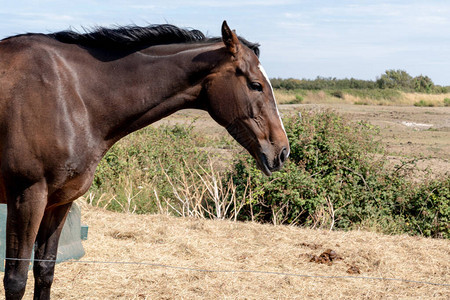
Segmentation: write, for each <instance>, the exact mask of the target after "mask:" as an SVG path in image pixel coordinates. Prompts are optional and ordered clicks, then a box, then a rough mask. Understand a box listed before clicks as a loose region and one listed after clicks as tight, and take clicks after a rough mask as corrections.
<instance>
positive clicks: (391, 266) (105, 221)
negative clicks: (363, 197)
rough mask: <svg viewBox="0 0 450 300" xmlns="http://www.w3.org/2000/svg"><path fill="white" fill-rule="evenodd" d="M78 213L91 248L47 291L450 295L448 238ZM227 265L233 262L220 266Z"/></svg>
mask: <svg viewBox="0 0 450 300" xmlns="http://www.w3.org/2000/svg"><path fill="white" fill-rule="evenodd" d="M82 219H83V222H85V223H86V224H89V238H88V240H87V241H84V242H83V245H84V247H85V250H86V253H87V254H86V256H85V257H83V258H82V260H81V262H64V263H61V264H59V265H57V268H56V275H55V280H54V285H53V290H52V297H53V299H305V298H309V299H384V298H392V299H418V298H421V299H430V298H434V299H448V298H449V297H450V241H448V240H438V239H426V238H420V237H409V236H404V235H402V236H386V235H380V234H376V233H368V232H361V231H352V232H335V231H333V232H329V231H327V230H311V229H301V228H298V227H297V228H296V227H288V226H273V225H260V224H254V223H235V222H231V221H221V220H202V219H188V218H175V217H168V216H163V215H158V216H155V215H131V214H119V213H112V212H108V211H104V210H101V209H98V208H92V207H89V206H87V205H83V207H82ZM326 250H333V252H330V251H329V253H331V254H332V255H330V256H329V257H328V258H330V257H331V258H332V260H331V262H330V261H328V260H327V259H326V257H325V260H323V259H321V258H319V256H320V254H322V253H323V252H325V251H326ZM83 261H85V262H88V261H98V262H99V263H83ZM316 261H317V262H316ZM102 262H104V263H102ZM105 262H134V263H139V262H142V263H144V264H142V265H139V264H124V263H117V264H115V263H105ZM321 262H322V263H321ZM157 265H168V266H172V267H180V268H194V269H203V270H214V271H218V272H202V271H194V270H184V269H174V268H167V267H162V266H157ZM230 270H235V271H236V272H221V271H230ZM251 271H255V272H251ZM258 272H277V273H270V274H267V273H258ZM358 272H359V273H358ZM288 274H291V275H288ZM316 276H317V277H316ZM327 276H330V278H327ZM29 277H30V280H29V284H28V287H27V292H26V297H25V299H31V298H32V281H33V280H32V272H30V273H29ZM362 277H364V278H362ZM374 278H391V279H398V280H408V281H410V282H405V281H397V280H391V279H384V280H382V279H374ZM412 281H419V282H412ZM422 281H423V282H428V283H421V282H422ZM430 283H434V284H430ZM2 292H3V291H2Z"/></svg>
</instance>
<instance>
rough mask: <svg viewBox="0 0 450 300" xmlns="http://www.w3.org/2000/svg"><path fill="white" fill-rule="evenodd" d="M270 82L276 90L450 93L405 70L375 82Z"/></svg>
mask: <svg viewBox="0 0 450 300" xmlns="http://www.w3.org/2000/svg"><path fill="white" fill-rule="evenodd" d="M270 81H271V83H272V86H273V87H274V88H279V89H286V90H296V89H301V90H344V89H395V90H401V91H405V92H419V93H448V92H450V86H440V85H435V84H434V83H433V81H432V80H431V78H430V77H428V76H424V75H420V76H416V77H412V76H411V75H409V74H408V73H407V72H406V71H404V70H386V72H385V73H384V74H382V75H381V76H380V77H377V79H376V80H375V81H373V80H361V79H355V78H350V79H348V78H345V79H337V78H332V77H320V76H318V77H317V78H316V79H294V78H289V79H281V78H272V79H271V80H270Z"/></svg>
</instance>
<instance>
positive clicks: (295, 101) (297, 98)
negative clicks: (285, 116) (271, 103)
mask: <svg viewBox="0 0 450 300" xmlns="http://www.w3.org/2000/svg"><path fill="white" fill-rule="evenodd" d="M302 102H303V97H302V96H301V95H295V99H293V100H291V101H289V102H287V104H301V103H302Z"/></svg>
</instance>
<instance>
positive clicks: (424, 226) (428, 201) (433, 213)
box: [232, 112, 450, 238]
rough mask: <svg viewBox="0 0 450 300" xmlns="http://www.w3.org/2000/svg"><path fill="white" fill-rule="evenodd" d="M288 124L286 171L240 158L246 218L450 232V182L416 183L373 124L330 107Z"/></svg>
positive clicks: (238, 165) (445, 234) (238, 169)
mask: <svg viewBox="0 0 450 300" xmlns="http://www.w3.org/2000/svg"><path fill="white" fill-rule="evenodd" d="M285 127H286V131H287V134H288V137H289V140H290V143H291V155H290V159H289V161H288V163H287V164H286V166H285V168H284V169H283V170H282V171H280V172H276V173H274V174H273V175H272V176H271V177H270V178H268V177H265V176H263V175H261V173H260V172H259V171H258V170H257V169H256V167H255V164H254V162H253V161H252V160H251V159H248V158H241V159H240V160H239V161H238V162H237V163H236V165H235V169H234V173H233V175H232V178H233V180H234V182H235V184H236V186H237V187H243V186H245V182H246V181H247V180H249V181H250V187H249V189H250V190H251V193H250V194H251V195H252V196H251V197H250V198H249V200H248V201H247V205H246V206H245V207H244V209H243V210H242V213H241V215H240V218H241V219H242V220H250V219H252V220H256V221H261V222H274V223H285V224H301V225H307V226H334V227H336V228H341V229H353V228H361V227H364V228H370V229H374V230H379V231H382V232H385V233H402V232H409V233H411V234H422V235H425V236H433V237H446V238H449V237H450V228H449V226H448V224H449V222H448V219H449V216H450V211H449V201H450V192H449V188H450V187H449V182H450V181H436V182H431V183H427V184H423V185H421V186H415V185H414V184H412V183H411V182H409V181H407V180H406V179H405V176H404V175H405V174H404V173H403V171H402V170H403V168H397V169H392V168H388V167H387V166H386V165H385V160H384V159H383V148H382V147H381V144H380V143H379V142H378V140H377V129H376V128H375V127H373V126H371V125H369V124H366V123H361V122H360V123H353V122H351V121H349V120H347V119H345V118H343V117H341V116H339V115H337V114H335V113H332V112H321V113H317V114H310V113H305V112H303V113H302V117H295V118H291V119H288V120H286V121H285ZM237 192H238V193H242V192H243V188H241V189H239V188H238V190H237ZM247 193H248V191H247Z"/></svg>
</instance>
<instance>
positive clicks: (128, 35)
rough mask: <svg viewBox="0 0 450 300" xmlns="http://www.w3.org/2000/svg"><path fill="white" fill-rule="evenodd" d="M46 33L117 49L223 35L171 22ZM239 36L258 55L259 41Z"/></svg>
mask: <svg viewBox="0 0 450 300" xmlns="http://www.w3.org/2000/svg"><path fill="white" fill-rule="evenodd" d="M47 36H49V37H51V38H53V39H55V40H57V41H60V42H62V43H67V44H77V45H80V46H84V47H88V48H103V49H105V48H109V49H116V50H132V49H135V50H136V49H142V48H146V47H150V46H155V45H167V44H176V43H207V42H217V41H220V40H221V39H220V38H207V37H206V36H205V35H204V34H203V33H202V32H201V31H199V30H195V29H193V30H188V29H183V28H179V27H176V26H174V25H170V24H163V25H150V26H146V27H139V26H123V27H117V28H114V29H111V28H105V27H97V28H94V30H92V31H90V32H86V33H78V32H74V31H72V30H65V31H60V32H55V33H51V34H47ZM239 40H240V41H241V43H243V44H244V45H246V46H247V47H249V48H250V49H252V50H253V52H255V54H256V55H258V56H259V44H257V43H251V42H249V41H247V40H245V39H244V38H242V37H239Z"/></svg>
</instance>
